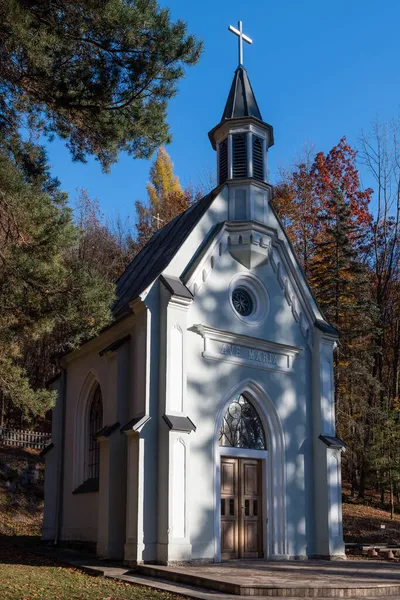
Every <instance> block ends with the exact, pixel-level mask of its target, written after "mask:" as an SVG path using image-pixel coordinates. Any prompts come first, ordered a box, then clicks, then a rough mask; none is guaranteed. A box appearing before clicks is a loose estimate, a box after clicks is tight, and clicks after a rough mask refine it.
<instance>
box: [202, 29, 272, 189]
mask: <svg viewBox="0 0 400 600" xmlns="http://www.w3.org/2000/svg"><path fill="white" fill-rule="evenodd" d="M229 30H230V31H232V32H233V33H234V34H235V35H237V36H238V41H239V66H238V67H237V69H236V71H235V75H234V77H233V81H232V85H231V89H230V91H229V95H228V99H227V101H226V104H225V109H224V112H223V114H222V118H221V121H220V123H218V125H217V126H216V127H214V129H212V130H211V131H210V132H209V134H208V136H209V138H210V141H211V144H212V146H213V148H214V150H217V163H218V164H217V167H218V184H219V185H220V184H222V183H225V182H228V181H230V180H237V179H255V180H257V181H262V182H264V183H267V150H268V148H270V147H271V146H272V145H273V143H274V133H273V129H272V126H271V125H269V124H268V123H265V122H264V121H263V120H262V117H261V112H260V109H259V107H258V104H257V100H256V97H255V95H254V92H253V88H252V86H251V83H250V80H249V77H248V75H247V71H246V69H245V68H244V66H243V41H245V42H247V43H248V44H251V43H252V40H251V39H250V38H249V37H247V36H246V35H244V34H243V28H242V22H241V21H239V23H238V29H236V27H232V26H230V27H229Z"/></svg>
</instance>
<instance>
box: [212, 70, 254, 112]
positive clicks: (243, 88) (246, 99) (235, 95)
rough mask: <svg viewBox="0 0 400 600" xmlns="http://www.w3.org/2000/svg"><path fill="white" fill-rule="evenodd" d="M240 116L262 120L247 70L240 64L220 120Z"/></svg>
mask: <svg viewBox="0 0 400 600" xmlns="http://www.w3.org/2000/svg"><path fill="white" fill-rule="evenodd" d="M241 117H255V118H256V119H259V120H260V121H262V118H261V113H260V109H259V108H258V104H257V101H256V98H255V96H254V92H253V88H252V87H251V83H250V80H249V77H248V75H247V71H246V69H245V68H244V67H243V66H242V65H240V66H239V67H238V68H237V69H236V71H235V76H234V78H233V81H232V85H231V90H230V92H229V96H228V100H227V102H226V106H225V110H224V113H223V115H222V119H221V121H224V120H225V119H240V118H241Z"/></svg>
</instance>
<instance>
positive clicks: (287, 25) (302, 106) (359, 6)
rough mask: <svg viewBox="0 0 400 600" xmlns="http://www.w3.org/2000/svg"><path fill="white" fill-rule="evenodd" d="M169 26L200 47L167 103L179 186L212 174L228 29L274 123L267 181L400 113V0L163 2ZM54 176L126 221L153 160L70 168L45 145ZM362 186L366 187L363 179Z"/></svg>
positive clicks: (62, 151) (56, 146) (230, 50)
mask: <svg viewBox="0 0 400 600" xmlns="http://www.w3.org/2000/svg"><path fill="white" fill-rule="evenodd" d="M160 4H161V5H163V6H170V8H171V14H172V17H173V19H178V18H180V19H183V20H185V21H186V22H187V24H188V30H189V31H190V32H191V33H194V34H195V35H196V36H197V37H199V38H201V39H202V40H203V41H204V46H205V49H204V53H203V56H202V58H201V59H200V62H199V64H198V65H197V66H195V67H192V68H190V69H188V70H187V72H186V77H185V79H184V80H182V81H181V82H180V84H179V92H178V94H177V96H176V97H175V98H174V99H173V100H172V101H171V103H170V106H169V111H168V121H169V123H170V126H171V131H172V134H173V142H172V144H171V145H170V146H168V147H167V151H168V152H169V154H170V155H171V158H172V160H173V162H174V164H175V172H176V173H177V175H179V177H180V180H181V182H182V184H184V185H185V184H188V183H189V182H193V183H194V184H196V183H197V182H198V180H199V179H201V178H202V177H203V176H204V173H207V172H210V171H212V172H215V153H214V151H213V150H212V148H211V145H210V143H209V140H208V136H207V133H208V131H209V130H210V129H211V128H212V127H214V125H216V124H217V123H218V122H219V120H220V117H221V114H222V111H223V108H224V105H225V101H226V98H227V95H228V92H229V88H230V84H231V81H232V77H233V74H234V71H235V68H236V66H237V38H236V37H235V36H234V35H233V34H231V33H229V32H228V25H230V24H232V25H235V26H236V25H237V21H238V20H239V19H241V20H242V21H243V29H244V33H246V34H247V35H249V36H250V37H251V38H252V39H253V45H252V46H248V45H247V44H245V48H244V51H245V53H244V65H245V67H246V68H247V71H248V74H249V77H250V81H251V83H252V86H253V89H254V92H255V95H256V98H257V101H258V104H259V107H260V110H261V114H262V117H263V119H264V120H265V121H267V122H268V123H270V124H271V125H273V127H274V133H275V146H273V147H272V148H271V149H270V151H269V165H270V171H271V183H274V182H275V180H276V174H277V171H278V169H279V167H281V166H282V167H285V166H289V165H290V163H291V162H292V161H293V159H294V158H296V156H297V155H298V154H299V153H300V152H301V149H302V147H303V146H304V145H305V144H310V143H313V144H314V145H315V149H316V151H319V150H322V151H325V152H326V151H328V150H329V149H330V148H331V147H332V146H334V145H335V144H336V143H337V142H338V141H339V140H340V138H341V137H342V136H343V135H346V136H347V139H348V141H349V142H350V143H351V144H352V145H356V143H357V138H358V136H359V134H360V130H361V129H363V128H364V129H366V130H368V129H369V127H370V124H371V121H372V120H373V119H374V117H375V116H376V115H379V116H380V117H381V118H382V119H390V118H392V117H394V116H396V115H397V114H398V109H399V98H400V69H399V58H400V38H399V34H398V27H399V23H400V2H399V1H398V0H383V1H380V2H378V1H377V0H331V1H330V2H329V1H328V2H327V1H321V0H319V1H317V0H303V1H302V2H301V1H299V0H275V1H274V2H272V1H271V0H247V2H245V1H244V0H241V1H239V0H161V2H160ZM48 153H49V159H50V163H51V164H52V168H53V172H54V174H55V175H57V176H58V177H59V179H60V180H61V184H62V187H63V189H65V190H66V191H67V192H69V194H70V198H71V202H73V200H74V198H75V196H76V192H75V190H76V188H79V187H84V188H86V189H87V190H88V191H89V194H90V195H91V196H93V197H98V199H99V201H100V206H101V209H102V211H103V212H104V214H105V216H106V217H109V218H111V219H112V218H114V217H115V216H116V215H117V214H118V213H119V214H120V215H122V216H123V217H126V216H128V215H130V217H131V219H132V222H134V218H135V217H134V203H135V201H136V200H139V199H140V200H145V199H146V182H147V180H148V174H149V167H150V164H151V163H150V161H143V160H132V158H130V157H129V156H127V155H121V156H120V159H119V162H118V163H117V164H115V165H114V166H113V167H112V169H111V173H110V174H108V175H106V174H103V173H102V172H101V169H100V166H99V165H98V163H97V162H95V161H94V160H89V162H88V163H87V164H85V165H82V164H79V163H73V162H72V161H71V159H70V156H69V153H68V151H67V150H66V148H65V147H64V145H63V144H62V142H59V141H55V142H53V143H51V144H48ZM365 183H368V184H369V183H370V182H369V181H367V180H366V179H365Z"/></svg>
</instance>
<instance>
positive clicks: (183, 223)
mask: <svg viewBox="0 0 400 600" xmlns="http://www.w3.org/2000/svg"><path fill="white" fill-rule="evenodd" d="M219 190H220V187H218V188H215V189H214V190H213V191H212V192H210V193H209V194H207V196H204V198H202V199H201V200H199V201H198V202H196V204H193V205H192V206H190V207H189V208H188V209H187V210H185V212H183V213H182V214H181V215H178V216H177V217H175V219H173V220H172V221H170V222H169V223H168V224H167V225H165V227H163V228H162V229H159V230H158V231H156V233H155V234H154V235H153V237H152V238H151V239H150V241H149V242H148V243H147V244H146V246H145V247H144V248H143V249H142V250H141V251H140V252H139V254H137V255H136V256H135V258H134V259H133V261H132V262H131V263H130V264H129V265H128V266H127V268H126V269H125V271H124V272H123V274H122V275H121V277H120V278H119V279H118V281H117V284H116V286H117V289H116V296H117V297H116V300H115V302H114V306H113V316H114V318H115V319H118V318H120V317H122V316H124V315H125V314H126V313H128V312H129V303H130V302H132V300H134V299H135V298H137V297H138V296H139V294H141V293H142V292H143V291H144V290H145V289H146V288H147V286H149V285H150V284H151V283H152V282H153V281H154V280H155V279H157V277H158V276H159V275H161V273H162V272H163V270H164V269H165V268H166V267H167V265H168V264H169V262H170V261H171V260H172V258H173V257H174V256H175V254H176V252H177V251H178V250H179V248H180V247H181V245H182V244H183V242H184V241H185V239H186V238H187V237H188V235H189V233H190V232H191V231H192V229H193V227H194V226H195V225H196V224H197V223H198V222H199V220H200V219H201V217H202V216H203V215H204V213H205V212H206V210H207V209H208V207H209V206H210V204H211V203H212V201H213V200H214V198H215V197H216V195H217V194H218V192H219Z"/></svg>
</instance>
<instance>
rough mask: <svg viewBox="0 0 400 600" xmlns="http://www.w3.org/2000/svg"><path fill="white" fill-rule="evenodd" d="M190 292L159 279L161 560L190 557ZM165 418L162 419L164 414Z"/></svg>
mask: <svg viewBox="0 0 400 600" xmlns="http://www.w3.org/2000/svg"><path fill="white" fill-rule="evenodd" d="M191 303H192V296H191V294H190V292H189V291H188V290H187V289H186V288H184V286H183V285H182V284H181V282H180V281H179V280H176V281H172V280H171V279H170V278H168V279H167V278H165V279H164V281H163V283H162V284H161V292H160V310H161V327H160V330H161V331H160V333H161V339H160V347H164V348H166V352H165V356H163V357H162V360H160V394H159V422H160V425H159V471H158V498H159V504H158V536H157V560H158V562H161V563H163V564H168V563H170V562H174V561H182V560H190V559H191V553H192V548H191V543H190V532H189V524H188V523H189V522H188V514H187V513H188V471H189V468H190V446H189V435H188V434H189V433H190V432H191V431H193V430H194V429H195V427H194V426H193V424H192V423H191V421H190V419H187V416H188V415H187V408H186V379H187V377H186V335H187V310H188V308H189V306H190V304H191ZM163 417H164V418H163Z"/></svg>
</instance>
